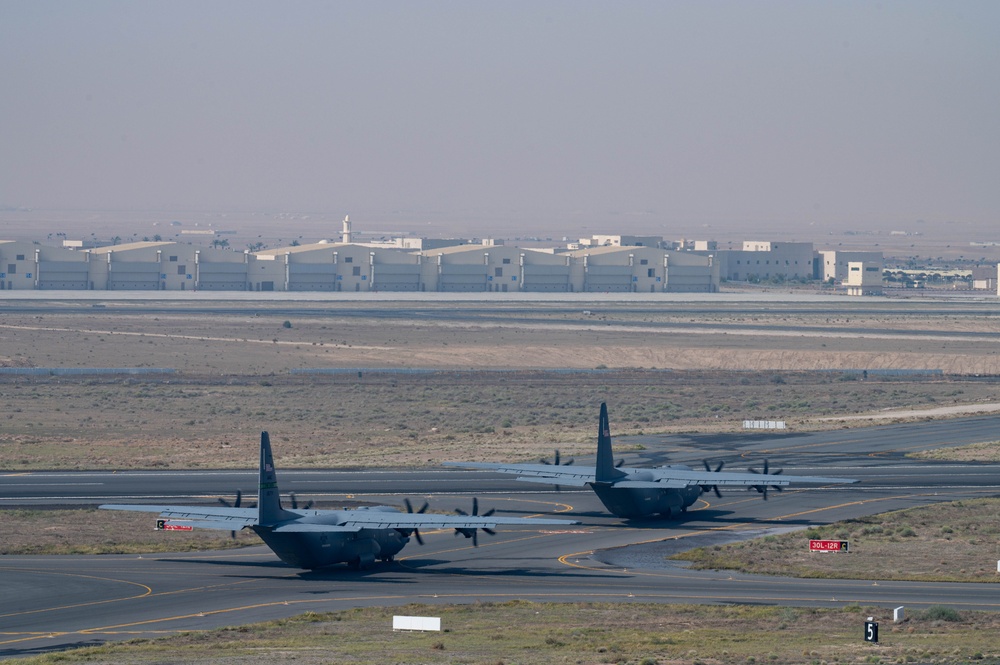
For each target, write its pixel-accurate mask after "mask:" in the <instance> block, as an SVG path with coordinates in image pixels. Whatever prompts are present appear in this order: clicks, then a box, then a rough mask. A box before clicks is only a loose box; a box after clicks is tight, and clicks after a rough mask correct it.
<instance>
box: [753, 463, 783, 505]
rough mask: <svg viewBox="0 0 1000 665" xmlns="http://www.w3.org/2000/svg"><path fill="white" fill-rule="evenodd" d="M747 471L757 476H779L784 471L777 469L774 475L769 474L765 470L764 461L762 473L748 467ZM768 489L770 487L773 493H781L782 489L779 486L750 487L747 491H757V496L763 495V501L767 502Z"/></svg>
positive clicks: (765, 464)
mask: <svg viewBox="0 0 1000 665" xmlns="http://www.w3.org/2000/svg"><path fill="white" fill-rule="evenodd" d="M747 470H748V471H749V472H750V473H759V474H761V475H763V476H780V475H781V472H782V471H784V469H778V470H777V471H775V472H774V473H769V472H768V469H767V460H766V459H765V460H764V470H763V471H758V470H757V469H755V468H753V467H750V468H749V469H747ZM768 487H770V488H771V489H773V490H774V491H775V492H781V491H782V488H781V486H780V485H751V486H750V487H748V488H747V489H748V490H757V493H758V494H763V495H764V501H767V489H768Z"/></svg>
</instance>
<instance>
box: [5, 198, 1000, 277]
mask: <svg viewBox="0 0 1000 665" xmlns="http://www.w3.org/2000/svg"><path fill="white" fill-rule="evenodd" d="M350 217H351V222H352V233H353V235H354V236H355V237H356V238H382V237H385V238H390V237H395V236H401V237H407V236H408V237H423V238H432V239H433V238H464V239H491V238H492V239H497V240H503V241H506V242H510V241H520V242H524V243H525V244H526V246H532V245H534V246H543V247H547V246H560V245H562V244H563V243H568V242H577V241H579V240H580V239H583V238H590V237H592V236H594V235H635V236H657V237H662V238H663V239H664V240H667V241H675V240H680V239H686V240H709V241H715V242H717V243H718V244H719V248H720V249H737V248H739V247H741V246H742V243H743V241H777V242H811V243H813V245H814V246H815V248H816V249H817V250H827V249H839V250H842V251H882V252H883V253H884V254H885V255H886V256H894V257H899V258H902V257H908V256H926V257H927V258H929V259H930V258H933V257H938V256H940V257H946V258H951V259H957V258H962V259H964V260H976V261H979V260H981V262H982V263H984V264H994V263H997V262H1000V228H998V227H995V226H993V225H969V224H962V223H944V224H935V223H930V222H922V221H919V220H918V221H915V222H913V223H911V224H909V225H906V226H890V225H886V227H885V228H876V227H875V225H872V224H861V223H858V224H857V225H854V226H852V227H846V226H845V227H837V226H832V227H830V228H824V227H821V226H818V225H808V224H800V225H798V226H797V227H795V228H794V229H791V228H788V227H787V226H784V225H781V224H772V225H767V224H748V223H742V222H740V223H734V224H730V225H723V224H719V225H697V226H696V225H688V226H686V227H683V228H682V227H681V226H680V225H672V224H667V223H665V222H662V221H656V220H648V219H647V220H644V222H645V223H642V224H640V223H634V224H633V223H629V222H626V221H623V220H621V219H614V218H610V217H609V218H607V219H605V221H604V222H591V223H589V224H575V223H573V221H572V220H564V221H563V222H562V223H559V224H555V223H553V224H544V223H540V222H535V223H529V222H525V226H520V225H518V227H517V228H514V227H511V226H507V227H506V228H501V227H497V228H493V227H483V226H482V225H480V226H478V227H477V228H475V229H469V228H467V227H466V225H464V224H462V223H461V221H452V220H446V219H442V218H432V219H430V221H428V220H414V219H409V218H402V217H401V218H396V219H387V218H384V219H381V220H380V219H374V218H369V217H365V216H360V215H358V214H355V213H351V214H350ZM343 218H344V214H342V213H340V212H336V213H326V212H316V211H291V210H286V211H276V212H271V211H255V212H243V211H205V210H203V211H176V210H175V211H150V210H144V211H109V210H77V211H70V210H60V211H56V210H33V211H21V212H12V211H0V240H23V241H37V242H42V241H44V240H46V239H48V240H49V241H50V242H56V241H57V238H55V237H53V236H55V235H56V234H58V233H66V234H67V236H66V237H67V239H75V240H81V239H82V240H86V239H88V238H90V237H93V239H95V240H101V239H104V240H107V241H110V240H111V239H112V238H114V237H115V236H119V237H121V238H123V241H125V239H127V241H129V242H131V241H133V240H135V241H141V240H142V239H143V238H144V237H145V238H150V239H152V237H153V236H155V235H160V237H161V240H164V241H171V242H183V243H188V244H200V245H205V246H210V244H211V240H210V239H206V238H207V236H199V235H192V234H182V233H181V231H182V230H192V229H202V230H207V229H211V230H214V231H216V233H219V232H228V233H226V234H224V235H221V236H213V238H215V237H218V238H219V239H227V240H229V243H230V245H229V248H230V249H233V250H241V248H245V247H246V246H247V245H248V244H251V243H255V242H263V243H264V245H265V246H266V247H268V248H272V249H273V248H275V247H283V246H290V245H291V244H292V243H293V242H296V241H298V242H299V243H301V244H311V243H315V242H318V241H320V240H333V241H338V240H339V238H340V234H341V231H342V221H343ZM174 221H176V222H179V223H180V226H179V227H178V226H170V224H171V222H174ZM903 232H905V233H909V234H911V235H898V234H899V233H903ZM563 238H565V240H563ZM973 242H981V243H997V245H994V246H977V245H972V244H971V243H973Z"/></svg>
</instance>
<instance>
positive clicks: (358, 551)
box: [100, 432, 579, 569]
mask: <svg viewBox="0 0 1000 665" xmlns="http://www.w3.org/2000/svg"><path fill="white" fill-rule="evenodd" d="M259 487H260V488H259V493H258V500H257V507H256V508H241V507H239V506H238V505H236V506H231V507H229V506H204V507H203V506H152V505H140V504H105V505H102V506H100V508H103V509H106V510H130V511H139V512H150V513H159V514H160V519H159V520H157V525H158V528H161V529H166V530H180V529H182V530H190V529H193V528H198V529H218V530H222V531H238V530H240V529H252V530H253V531H254V533H256V534H257V535H258V536H260V538H261V539H262V540H263V541H264V543H266V544H267V546H268V547H270V548H271V550H272V551H273V552H274V553H275V554H277V555H278V558H280V559H281V560H282V561H284V562H285V563H287V564H289V565H291V566H296V567H298V568H309V569H312V568H322V567H325V566H330V565H333V564H337V563H347V564H349V565H351V566H353V567H355V568H366V567H368V566H370V565H371V564H373V563H374V562H375V560H376V559H378V560H381V561H392V560H393V558H394V557H395V555H396V554H397V553H399V551H400V550H402V549H403V547H404V546H405V545H406V544H407V543H408V542H410V536H414V537H415V538H416V540H417V542H419V543H421V544H423V540H422V539H421V537H420V532H419V529H426V528H434V529H441V528H444V529H454V530H455V535H456V536H457V535H463V536H465V537H466V538H471V539H472V543H473V545H478V544H479V543H478V539H477V535H476V534H477V533H478V532H479V531H480V530H482V531H484V532H485V533H488V534H490V535H492V534H493V533H495V532H494V531H493V528H494V527H496V526H498V525H511V526H522V527H523V526H531V527H534V526H539V525H557V526H570V525H573V524H579V522H576V521H571V520H555V519H534V518H524V517H495V516H494V515H493V510H492V509H491V510H488V511H486V512H485V513H483V514H482V515H478V514H477V513H478V512H479V502H478V501H477V500H476V499H473V503H472V514H471V515H467V514H465V513H464V512H463V511H456V512H458V513H459V514H457V515H437V514H424V511H425V510H426V509H427V505H426V504H424V505H423V506H422V507H421V508H420V509H419V510H417V511H415V512H414V511H413V509H412V507H411V506H410V503H409V501H407V502H406V506H407V510H408V512H405V513H404V512H402V511H401V510H399V509H398V508H395V507H393V506H373V507H364V508H354V509H345V510H310V509H302V510H300V509H297V508H294V507H293V508H292V509H291V510H288V509H285V508H283V507H282V505H281V497H280V495H279V493H278V479H277V474H276V473H275V470H274V460H273V459H272V456H271V442H270V438H269V437H268V434H267V432H261V434H260V484H259ZM238 503H239V499H238V498H237V504H238ZM292 504H293V505H294V498H293V499H292Z"/></svg>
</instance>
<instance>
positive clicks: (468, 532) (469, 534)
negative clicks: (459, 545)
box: [455, 453, 559, 547]
mask: <svg viewBox="0 0 1000 665" xmlns="http://www.w3.org/2000/svg"><path fill="white" fill-rule="evenodd" d="M558 459H559V456H558V453H557V454H556V460H557V462H558ZM495 512H496V508H490V509H489V510H487V511H486V512H485V513H483V517H489V516H490V515H492V514H493V513H495ZM455 513H456V514H457V515H467V516H468V515H469V513H467V512H465V511H464V510H462V509H461V508H456V509H455ZM478 515H479V499H477V498H476V497H472V517H477V516H478ZM478 531H482V532H483V533H486V534H489V535H491V536H495V535H496V533H497V532H496V531H494V530H493V529H487V528H486V527H481V528H478V529H477V528H475V527H472V528H468V529H455V535H456V536H457V535H458V534H462V535H463V536H465V537H466V538H472V545H473V547H479V539H478V538H477V537H476V534H477V532H478Z"/></svg>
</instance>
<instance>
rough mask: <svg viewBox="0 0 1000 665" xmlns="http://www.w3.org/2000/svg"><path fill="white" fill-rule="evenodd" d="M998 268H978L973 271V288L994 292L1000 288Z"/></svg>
mask: <svg viewBox="0 0 1000 665" xmlns="http://www.w3.org/2000/svg"><path fill="white" fill-rule="evenodd" d="M998 270H1000V268H998V266H976V267H975V268H973V269H972V288H973V289H976V290H979V289H982V290H985V291H993V290H996V289H997V288H998V286H997V284H998V282H997V272H998Z"/></svg>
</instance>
